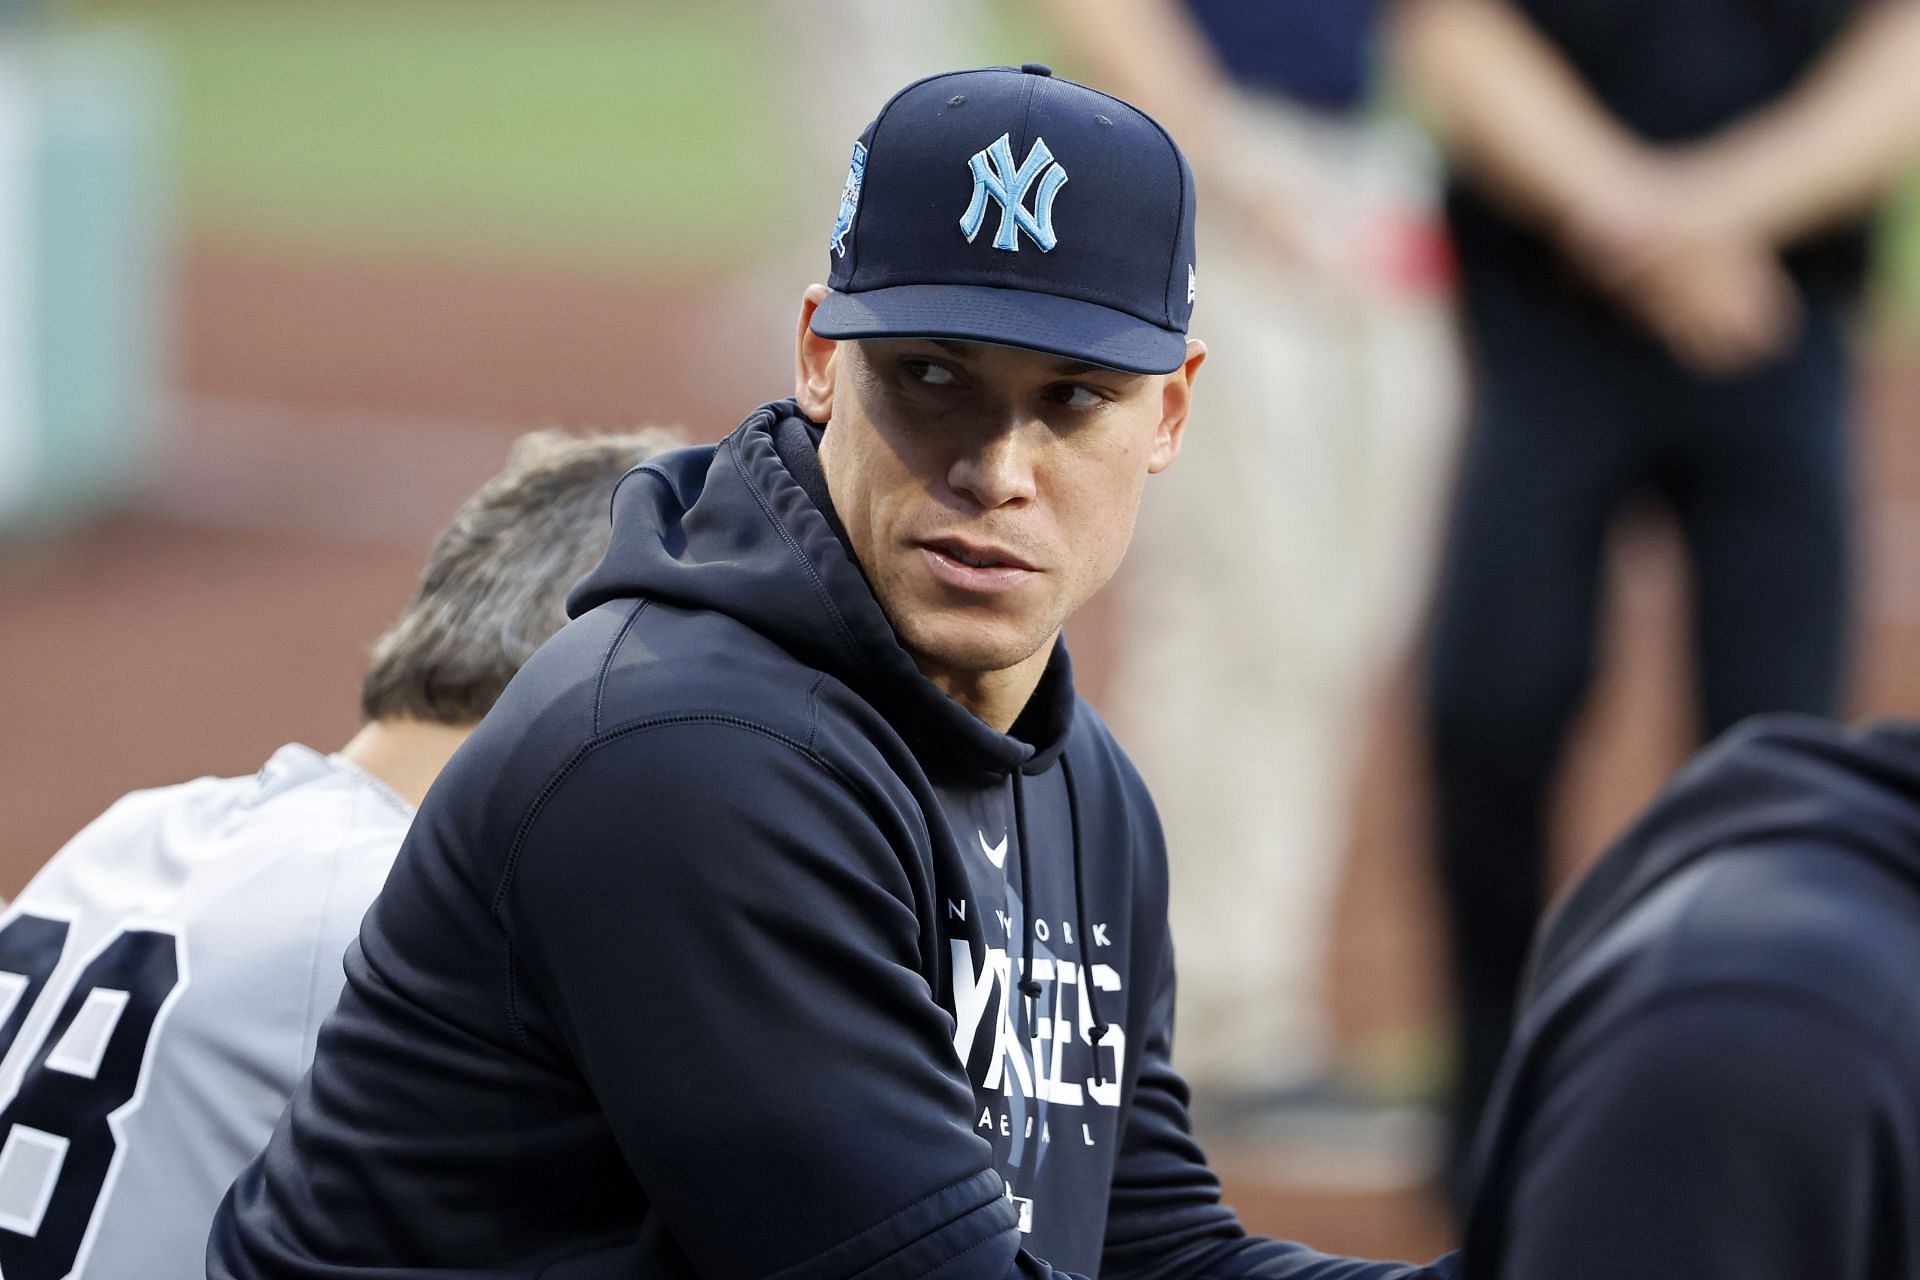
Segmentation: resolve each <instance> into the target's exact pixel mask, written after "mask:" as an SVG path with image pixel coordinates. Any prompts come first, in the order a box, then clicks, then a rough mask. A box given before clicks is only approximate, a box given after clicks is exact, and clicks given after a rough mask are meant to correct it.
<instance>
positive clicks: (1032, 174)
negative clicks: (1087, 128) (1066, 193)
mask: <svg viewBox="0 0 1920 1280" xmlns="http://www.w3.org/2000/svg"><path fill="white" fill-rule="evenodd" d="M1050 165H1051V166H1052V167H1051V168H1049V167H1048V166H1050ZM967 167H968V168H969V169H971V170H972V171H973V199H972V201H971V202H969V203H968V205H967V211H966V213H964V214H962V215H961V217H960V230H961V231H962V232H964V233H965V234H966V237H967V243H969V244H971V243H973V238H974V237H975V236H976V235H978V234H980V224H981V222H983V221H984V220H985V219H986V216H987V197H988V196H992V197H993V198H994V199H995V200H998V201H999V202H1000V230H999V232H998V233H996V234H995V235H994V237H993V247H994V248H996V249H1009V250H1013V251H1015V252H1018V251H1019V248H1020V233H1021V232H1022V231H1025V232H1026V233H1027V234H1028V235H1030V236H1032V237H1033V242H1034V243H1035V244H1037V245H1039V246H1040V251H1041V252H1042V253H1045V252H1047V251H1048V250H1050V249H1052V248H1053V246H1054V245H1056V244H1058V243H1059V242H1060V238H1059V237H1058V236H1056V235H1055V234H1054V231H1053V198H1054V197H1055V196H1057V195H1059V194H1060V188H1062V187H1064V186H1066V185H1067V169H1066V166H1065V165H1061V164H1056V163H1055V162H1054V159H1053V152H1051V151H1049V150H1047V140H1046V139H1045V138H1035V139H1034V140H1033V148H1032V150H1030V151H1028V152H1027V158H1026V161H1025V162H1024V163H1023V164H1021V165H1020V167H1019V168H1018V169H1015V168H1014V165H1013V139H1012V138H1011V137H1009V136H1008V135H1007V134H1004V133H1003V134H1001V135H1000V137H999V140H998V141H996V142H994V143H993V145H992V146H989V147H987V148H986V149H985V150H983V151H976V152H974V153H973V159H971V160H969V161H967ZM1042 173H1044V174H1046V177H1044V178H1042V177H1041V176H1040V175H1041V174H1042ZM1036 179H1038V180H1039V182H1040V190H1039V192H1038V193H1037V194H1035V196H1034V198H1033V212H1032V213H1028V212H1027V207H1026V199H1027V188H1029V187H1031V186H1032V185H1033V184H1034V181H1035V180H1036Z"/></svg>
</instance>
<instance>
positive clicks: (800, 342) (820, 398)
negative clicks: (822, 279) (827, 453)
mask: <svg viewBox="0 0 1920 1280" xmlns="http://www.w3.org/2000/svg"><path fill="white" fill-rule="evenodd" d="M827 293H828V289H827V286H825V285H823V284H812V285H808V286H807V291H806V293H805V294H803V295H802V296H801V298H800V331H799V332H798V333H797V334H795V335H794V342H793V398H794V399H795V400H796V401H798V402H799V405H800V412H801V413H804V414H806V415H807V417H809V418H811V419H813V420H814V421H815V422H818V423H821V424H822V425H824V424H826V423H828V422H831V421H832V420H833V382H834V378H835V376H836V375H837V374H838V372H839V362H838V361H836V360H835V359H834V358H833V357H834V353H835V352H836V351H838V350H839V348H840V344H839V343H837V342H835V341H834V340H833V339H832V338H823V337H821V336H820V335H819V334H817V333H815V332H814V331H813V313H814V312H815V311H818V310H819V309H820V304H821V303H822V302H823V301H825V300H826V296H827Z"/></svg>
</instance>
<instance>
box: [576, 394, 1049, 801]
mask: <svg viewBox="0 0 1920 1280" xmlns="http://www.w3.org/2000/svg"><path fill="white" fill-rule="evenodd" d="M821 430H822V429H821V427H819V426H818V425H817V424H815V423H813V422H811V421H809V420H808V419H806V418H805V417H804V416H803V415H801V413H800V412H799V409H798V407H797V406H796V405H795V404H794V402H793V401H791V400H783V401H777V402H775V403H773V404H769V405H765V406H763V407H761V408H760V409H758V410H756V411H755V412H754V413H753V414H751V415H750V416H749V417H748V418H747V419H746V421H744V422H742V423H741V424H740V426H739V427H738V428H736V429H735V430H734V431H733V433H732V434H731V435H729V436H728V437H727V438H726V439H724V440H722V441H721V442H720V443H719V444H718V445H717V446H707V447H701V448H694V449H683V450H678V451H676V452H674V453H670V454H666V455H663V456H662V457H660V458H656V459H654V460H653V461H651V462H649V463H647V464H645V465H643V466H641V467H640V468H638V469H637V470H635V471H634V472H633V473H631V474H630V475H629V476H628V477H627V478H626V479H625V480H623V481H622V482H621V485H620V487H619V489H618V490H617V491H616V492H615V495H614V502H613V522H614V525H613V539H612V543H611V545H610V546H609V547H608V550H607V555H606V557H605V558H604V559H603V560H602V561H601V563H600V564H599V566H598V567H596V568H595V569H594V570H593V572H592V573H590V574H588V576H587V577H586V578H585V579H583V580H582V581H581V582H580V584H579V585H578V586H576V587H575V588H574V590H573V594H572V595H571V597H570V598H569V600H568V610H569V612H570V613H572V614H573V615H574V616H578V615H579V614H581V613H584V612H586V611H587V610H589V609H592V608H594V607H596V606H597V605H599V604H602V603H605V602H606V601H608V600H614V599H621V598H626V597H632V596H644V597H647V598H650V599H655V600H659V601H662V602H664V603H669V604H674V605H679V606H682V607H687V608H699V609H712V610H715V611H717V612H720V613H724V614H726V615H728V616H730V617H732V618H734V619H736V620H737V621H739V622H741V623H743V624H745V625H747V626H749V627H751V628H753V629H754V630H755V631H758V632H759V633H761V634H762V635H765V636H767V637H768V638H769V639H772V640H774V641H775V642H777V643H779V644H780V645H781V646H782V647H783V648H785V649H787V650H788V651H789V652H790V653H793V654H794V655H795V656H796V657H798V658H799V659H800V660H802V661H804V662H806V663H808V664H809V665H811V666H816V667H820V668H821V669H823V670H826V671H828V672H830V673H831V674H833V675H834V676H836V677H837V678H839V679H840V680H842V681H843V682H844V683H846V684H847V685H849V686H850V687H852V688H853V689H855V690H856V691H858V692H859V693H860V695H861V696H862V697H864V698H866V699H867V700H868V701H869V702H870V703H872V704H873V705H874V707H875V708H876V709H878V710H879V711H880V713H881V714H882V715H884V716H885V717H886V718H887V720H888V722H889V723H890V724H892V725H893V726H894V728H895V729H896V730H897V731H899V732H900V734H901V735H902V736H903V737H904V738H906V739H907V741H908V742H909V743H910V744H911V745H912V747H913V749H914V753H915V754H916V755H917V756H919V757H920V758H921V759H922V761H923V762H926V763H928V764H932V763H934V762H935V761H939V762H942V763H945V764H947V765H948V766H949V767H952V768H955V769H959V770H963V771H971V772H979V773H983V774H990V775H1005V774H1007V773H1010V772H1013V771H1014V770H1019V771H1020V772H1022V773H1028V774H1031V773H1038V772H1043V771H1044V770H1046V769H1047V768H1049V767H1051V765H1052V764H1053V762H1054V760H1055V759H1056V758H1057V757H1058V756H1059V754H1060V752H1061V751H1062V750H1063V749H1064V748H1065V746H1066V741H1067V737H1068V734H1069V733H1070V732H1071V729H1072V726H1073V718H1074V709H1075V706H1076V702H1077V700H1076V698H1075V695H1074V691H1073V673H1072V664H1071V662H1070V661H1069V659H1068V657H1067V650H1066V645H1065V644H1064V642H1056V643H1055V645H1054V650H1053V654H1052V656H1051V657H1050V658H1049V660H1048V663H1047V668H1046V671H1045V673H1044V674H1043V675H1042V677H1041V680H1040V684H1039V686H1038V687H1037V688H1036V689H1035V691H1034V694H1033V697H1032V698H1031V699H1030V700H1029V701H1028V703H1027V707H1026V709H1025V710H1024V711H1023V712H1022V713H1021V716H1020V719H1019V721H1018V722H1016V724H1015V725H1014V732H1013V733H1011V734H1003V733H1000V732H999V731H997V730H995V729H994V728H993V727H992V726H990V725H988V724H987V723H986V722H984V721H982V720H981V719H979V718H978V717H977V716H975V715H974V714H973V713H972V712H970V711H968V710H967V709H966V708H965V707H963V706H961V705H960V704H959V703H957V702H955V701H954V700H953V699H951V698H949V697H948V696H947V695H946V694H944V693H942V692H941V691H940V689H939V688H938V687H937V686H935V685H934V684H933V683H932V682H931V681H930V680H928V679H927V678H926V677H925V676H923V675H921V674H920V671H919V669H918V668H917V667H916V666H915V665H914V663H913V659H912V657H911V655H909V654H908V653H907V651H906V650H905V649H904V648H902V647H901V645H900V641H899V638H898V637H897V636H896V635H895V634H894V631H893V627H892V624H891V623H889V622H888V621H887V617H886V614H885V613H884V612H883V611H882V610H881V608H880V604H879V601H878V600H876V599H875V598H874V595H873V591H872V588H871V587H870V586H869V585H868V583H867V579H866V575H865V574H864V573H863V572H862V571H861V568H860V566H859V564H858V562H857V561H856V560H855V559H854V556H853V552H852V550H851V548H850V547H849V545H848V543H847V541H846V535H845V532H844V530H843V529H842V527H841V525H840V522H839V520H838V518H837V517H836V516H835V514H834V512H833V507H832V503H831V500H830V499H829V498H828V495H827V488H826V480H825V476H824V475H823V474H822V472H821V470H820V464H819V460H818V458H817V456H816V453H815V449H816V447H817V445H818V443H819V439H820V435H821Z"/></svg>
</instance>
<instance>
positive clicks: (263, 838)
mask: <svg viewBox="0 0 1920 1280" xmlns="http://www.w3.org/2000/svg"><path fill="white" fill-rule="evenodd" d="M412 817H413V814H412V810H411V809H410V808H409V807H408V806H407V805H406V803H405V802H404V801H402V800H401V799H400V798H399V797H398V796H396V795H394V794H393V793H392V792H391V791H390V790H388V789H387V788H386V787H385V786H383V785H382V784H381V783H380V782H378V781H377V780H375V779H374V778H373V777H372V776H370V775H369V774H367V773H365V772H363V771H362V770H360V769H358V768H357V767H355V766H354V765H352V764H350V763H348V762H347V761H345V760H343V759H342V758H340V757H338V756H323V755H321V754H320V753H319V752H316V751H313V750H311V749H309V748H307V747H303V746H298V745H293V746H286V747H282V748H281V749H280V750H279V751H277V752H275V753H274V755H273V758H272V759H271V760H269V761H268V762H267V764H266V766H265V767H264V768H263V769H261V771H260V772H259V774H258V775H256V776H254V777H251V778H202V779H199V780H198V781H195V782H188V783H184V784H182V785H180V786H174V787H164V788H160V789H158V790H153V791H140V792H135V793H134V794H132V795H129V796H127V797H125V798H124V799H122V800H120V801H119V802H118V803H117V804H115V805H114V806H113V807H112V808H111V809H109V810H108V811H107V812H106V813H105V814H103V815H102V816H101V817H100V818H98V819H96V820H95V821H94V822H93V823H92V824H91V825H89V826H88V827H87V828H86V829H85V830H84V831H82V832H80V834H79V835H77V836H75V837H74V838H73V840H72V841H71V842H70V843H69V844H67V846H66V847H65V848H63V849H61V850H60V852H59V853H57V854H55V855H54V857H53V858H52V859H51V860H50V861H49V862H48V863H47V865H46V866H45V867H44V868H42V869H41V871H40V873H39V874H38V875H36V876H35V877H34V878H33V881H32V882H31V883H30V884H28V886H27V887H26V889H25V890H24V891H23V892H22V893H21V895H20V897H19V898H18V899H17V900H15V901H14V902H13V903H12V904H11V905H10V906H9V907H8V909H7V910H6V912H5V914H4V915H3V916H0V1099H4V1100H5V1102H4V1110H0V1134H4V1137H0V1275H4V1276H5V1277H6V1280H59V1277H64V1276H68V1275H75V1276H85V1277H87V1280H135V1278H136V1277H138V1280H189V1277H191V1278H193V1280H198V1278H199V1277H201V1276H203V1275H204V1274H205V1265H206V1263H205V1259H206V1239H207V1229H208V1226H209V1224H210V1223H211V1222H212V1219H213V1211H214V1209H215V1208H216V1207H217V1206H218V1204H219V1201H220V1198H221V1197H222V1196H223V1195H225V1194H226V1190H227V1186H228V1185H229V1184H230V1183H231V1182H232V1181H233V1179H234V1177H235V1175H237V1174H238V1173H239V1171H240V1169H241V1167H242V1166H243V1165H244V1164H245V1163H246V1162H247V1161H248V1160H250V1159H252V1158H253V1156H254V1155H255V1154H256V1153H257V1152H258V1151H259V1150H260V1148H261V1147H263V1146H265V1145H266V1141H267V1138H268V1136H269V1135H270V1134H271V1133H272V1130H273V1125H274V1122H275V1121H276V1120H277V1119H278V1118H279V1115H280V1112H281V1110H282V1109H283V1107H284V1106H285V1104H286V1101H287V1098H288V1096H289V1095H290V1094H291V1092H292V1090H293V1087H294V1084H295V1083H296V1082H297V1081H298V1080H299V1078H300V1076H301V1074H302V1073H303V1072H304V1071H305V1070H306V1067H307V1064H308V1063H309V1062H311V1061H312V1058H313V1046H314V1037H315V1035H316V1033H317V1031H318V1028H319V1024H320V1021H321V1019H322V1018H324V1017H325V1016H326V1015H327V1013H328V1012H330V1011H331V1010H332V1008H333V1006H334V1004H335V1002H336V1001H337V1000H338V998H339V994H340V988H341V985H342V982H343V981H344V979H343V977H342V970H341V956H342V954H343V952H344V951H345V950H346V947H347V944H348V943H349V942H350V941H352V939H353V937H354V935H355V933H356V932H357V931H358V929H359V926H360V917H361V916H362V915H364V914H365V912H366V909H367V906H368V904H369V903H371V902H372V901H373V897H374V895H375V894H376V893H377V892H379V889H380V886H381V884H382V883H383V882H384V881H385V880H386V876H387V872H388V870H389V869H390V868H391V867H392V865H393V859H394V855H395V853H396V852H398V850H399V847H400V841H401V839H402V837H404V836H405V835H406V831H407V826H408V824H409V823H410V822H411V821H412Z"/></svg>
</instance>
